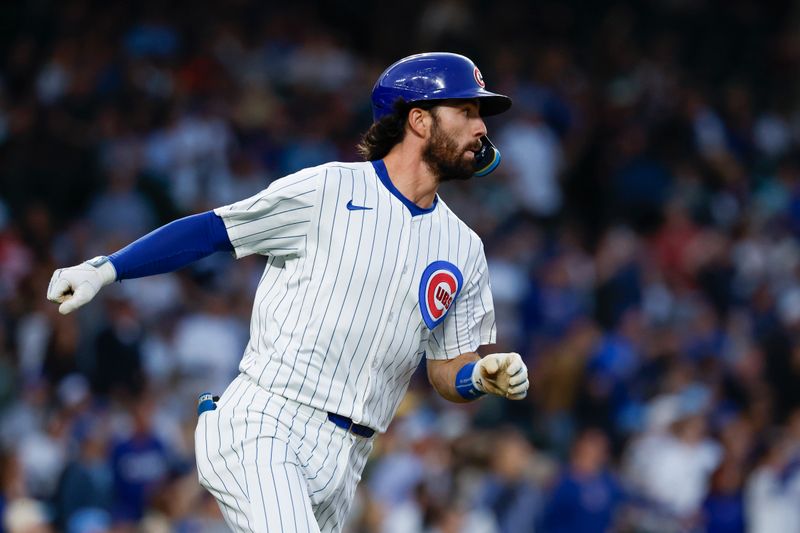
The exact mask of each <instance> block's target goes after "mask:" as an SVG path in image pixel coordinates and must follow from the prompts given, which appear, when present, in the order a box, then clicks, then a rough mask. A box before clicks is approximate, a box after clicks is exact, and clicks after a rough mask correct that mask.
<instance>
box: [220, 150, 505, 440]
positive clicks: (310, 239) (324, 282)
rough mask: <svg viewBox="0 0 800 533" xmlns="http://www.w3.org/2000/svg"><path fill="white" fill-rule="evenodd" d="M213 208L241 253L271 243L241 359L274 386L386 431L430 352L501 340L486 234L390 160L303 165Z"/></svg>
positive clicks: (442, 353) (441, 354) (454, 352)
mask: <svg viewBox="0 0 800 533" xmlns="http://www.w3.org/2000/svg"><path fill="white" fill-rule="evenodd" d="M215 213H217V214H218V215H219V216H220V217H222V220H223V221H224V223H225V226H226V228H227V230H228V236H229V237H230V240H231V243H232V244H233V247H234V251H235V254H236V256H237V257H244V256H247V255H250V254H254V253H258V254H263V255H267V256H269V260H268V262H267V267H266V269H265V271H264V275H263V276H262V278H261V281H260V283H259V286H258V289H257V291H256V297H255V302H254V305H253V314H252V318H251V325H250V342H249V343H248V345H247V349H246V351H245V354H244V357H243V359H242V362H241V364H240V370H241V371H242V372H244V373H246V374H247V375H249V376H251V377H252V378H253V379H254V380H256V382H257V383H258V384H259V385H260V386H261V387H263V388H265V389H267V390H269V391H272V392H274V393H276V394H279V395H281V396H284V397H286V398H289V399H291V400H295V401H297V402H300V403H302V404H306V405H310V406H312V407H315V408H318V409H321V410H323V411H329V412H334V413H338V414H340V415H344V416H348V417H350V418H352V419H353V421H354V422H356V423H359V424H364V425H366V426H369V427H372V428H374V429H376V430H378V431H385V430H386V428H387V426H388V425H389V422H390V421H391V419H392V417H393V416H394V413H395V411H396V409H397V407H398V405H399V403H400V401H401V399H402V397H403V396H404V394H405V392H406V389H407V387H408V382H409V380H410V378H411V375H412V374H413V372H414V370H415V369H416V367H417V365H418V364H419V362H420V360H421V358H422V357H423V356H427V357H428V358H431V359H451V358H453V357H456V356H458V355H459V354H462V353H465V352H469V351H475V350H476V349H477V348H478V346H479V345H482V344H490V343H493V342H495V323H494V308H493V305H492V297H491V292H490V287H489V276H488V272H487V267H486V258H485V255H484V252H483V244H482V243H481V241H480V238H479V237H478V236H477V235H476V234H475V233H474V232H473V231H472V230H470V229H469V228H468V227H467V226H466V224H464V223H463V222H462V221H461V220H459V219H458V217H456V215H455V214H453V212H452V211H450V209H449V208H448V207H447V206H446V205H445V204H444V202H442V201H441V200H440V199H439V198H438V196H437V198H436V200H435V202H434V205H433V206H432V207H431V208H429V209H422V208H420V207H418V206H416V205H415V204H413V203H412V202H411V201H410V200H408V199H406V198H405V197H403V196H402V195H401V194H400V192H399V191H398V190H397V189H396V188H395V187H394V185H393V184H392V182H391V180H390V179H389V176H388V174H387V172H386V167H385V166H384V165H383V162H382V161H375V162H371V163H370V162H366V163H328V164H325V165H321V166H318V167H314V168H308V169H304V170H302V171H300V172H297V173H295V174H292V175H289V176H286V177H284V178H281V179H279V180H276V181H275V182H273V183H272V184H271V185H270V186H269V187H268V188H267V189H265V190H264V191H262V192H260V193H258V194H256V195H255V196H253V197H251V198H248V199H246V200H242V201H240V202H237V203H235V204H232V205H229V206H226V207H221V208H218V209H216V210H215Z"/></svg>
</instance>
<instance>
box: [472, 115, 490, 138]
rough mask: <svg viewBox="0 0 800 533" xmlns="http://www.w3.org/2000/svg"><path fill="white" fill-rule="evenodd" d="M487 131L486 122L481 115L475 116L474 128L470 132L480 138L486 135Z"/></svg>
mask: <svg viewBox="0 0 800 533" xmlns="http://www.w3.org/2000/svg"><path fill="white" fill-rule="evenodd" d="M487 132H488V130H487V129H486V123H485V122H484V121H483V117H476V119H475V126H474V130H473V132H472V133H473V135H475V137H477V138H478V139H480V138H481V137H483V136H484V135H486V133H487Z"/></svg>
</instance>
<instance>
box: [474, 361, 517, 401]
mask: <svg viewBox="0 0 800 533" xmlns="http://www.w3.org/2000/svg"><path fill="white" fill-rule="evenodd" d="M472 382H473V383H474V384H475V388H476V389H478V390H480V391H482V392H487V393H489V394H496V395H498V396H503V397H505V398H508V399H509V400H521V399H523V398H524V397H525V396H527V394H528V387H529V382H528V367H526V366H525V363H523V362H522V357H520V355H519V354H518V353H515V352H509V353H493V354H489V355H487V356H486V357H484V358H483V359H481V360H480V361H478V362H477V363H475V366H474V367H473V368H472Z"/></svg>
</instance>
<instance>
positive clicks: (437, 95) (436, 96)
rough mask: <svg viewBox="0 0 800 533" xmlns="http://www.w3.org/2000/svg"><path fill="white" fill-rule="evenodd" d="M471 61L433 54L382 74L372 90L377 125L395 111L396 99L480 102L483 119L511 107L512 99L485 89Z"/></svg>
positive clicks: (408, 59) (413, 58) (408, 60)
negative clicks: (468, 100) (473, 99)
mask: <svg viewBox="0 0 800 533" xmlns="http://www.w3.org/2000/svg"><path fill="white" fill-rule="evenodd" d="M485 86H486V84H485V83H484V81H483V76H482V75H481V71H480V70H478V67H476V66H475V63H473V62H472V60H471V59H469V58H467V57H464V56H462V55H459V54H451V53H447V52H430V53H425V54H416V55H413V56H408V57H405V58H403V59H401V60H400V61H398V62H396V63H394V64H393V65H391V66H390V67H389V68H387V69H386V70H385V71H384V72H383V74H381V75H380V77H379V78H378V81H377V82H375V87H373V88H372V117H373V119H374V120H375V121H376V122H377V121H378V120H379V119H381V118H382V117H385V116H386V115H390V114H391V113H392V112H393V111H394V105H395V102H397V100H403V101H404V102H407V103H412V102H421V101H428V102H431V101H433V102H435V101H438V100H450V99H472V98H478V99H479V100H480V113H481V115H482V116H489V115H497V114H499V113H502V112H503V111H506V110H507V109H508V108H509V107H511V98H509V97H508V96H504V95H502V94H495V93H492V92H489V91H487V90H486V89H485Z"/></svg>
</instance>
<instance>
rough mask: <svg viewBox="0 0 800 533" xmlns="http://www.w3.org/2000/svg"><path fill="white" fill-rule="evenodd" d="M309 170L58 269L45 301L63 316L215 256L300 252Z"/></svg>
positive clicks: (309, 203)
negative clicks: (125, 284) (112, 288)
mask: <svg viewBox="0 0 800 533" xmlns="http://www.w3.org/2000/svg"><path fill="white" fill-rule="evenodd" d="M312 170H313V169H309V170H308V171H303V172H298V173H297V174H292V175H290V176H286V177H285V178H281V179H279V180H276V181H274V182H273V183H272V184H271V185H270V186H269V187H268V188H267V189H265V190H263V191H261V192H260V193H258V194H256V195H254V196H252V197H250V198H247V199H245V200H242V201H240V202H237V203H235V204H231V205H229V206H225V207H220V208H218V209H215V210H214V211H208V212H206V213H201V214H198V215H192V216H188V217H185V218H182V219H179V220H176V221H174V222H170V223H169V224H167V225H165V226H162V227H160V228H158V229H156V230H155V231H153V232H151V233H149V234H147V235H145V236H144V237H142V238H140V239H138V240H137V241H135V242H133V243H131V244H129V245H128V246H126V247H125V248H123V249H122V250H119V251H118V252H115V253H114V254H112V255H111V256H109V257H106V256H99V257H96V258H94V259H91V260H89V261H85V262H84V263H81V264H80V265H76V266H72V267H69V268H61V269H58V270H56V271H55V272H54V273H53V277H52V278H51V280H50V285H49V286H48V289H47V299H48V300H50V301H52V302H55V303H58V304H61V305H60V306H59V309H58V310H59V312H60V313H62V314H67V313H70V312H72V311H74V310H75V309H77V308H79V307H81V306H83V305H84V304H86V303H88V302H89V301H91V300H92V299H93V298H94V297H95V296H96V295H97V293H98V292H99V291H100V289H101V288H103V287H104V286H106V285H108V284H110V283H113V282H114V281H121V280H123V279H133V278H140V277H144V276H152V275H156V274H163V273H165V272H172V271H175V270H178V269H179V268H182V267H184V266H186V265H188V264H189V263H192V262H194V261H197V260H198V259H202V258H203V257H206V256H208V255H210V254H212V253H214V252H219V251H229V252H234V253H235V254H236V257H244V256H246V255H250V254H253V253H260V254H270V255H282V256H285V255H291V254H297V253H300V252H301V250H300V248H301V246H302V244H303V243H304V242H305V240H304V239H305V232H306V231H307V228H308V224H309V221H310V215H309V213H310V211H312V209H311V208H313V207H314V202H315V200H316V194H314V193H315V191H316V190H317V187H316V184H317V181H318V180H317V179H316V176H317V174H313V173H312V172H311V171H312Z"/></svg>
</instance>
